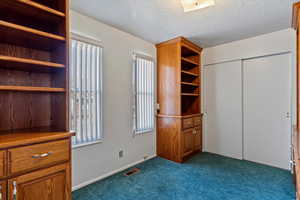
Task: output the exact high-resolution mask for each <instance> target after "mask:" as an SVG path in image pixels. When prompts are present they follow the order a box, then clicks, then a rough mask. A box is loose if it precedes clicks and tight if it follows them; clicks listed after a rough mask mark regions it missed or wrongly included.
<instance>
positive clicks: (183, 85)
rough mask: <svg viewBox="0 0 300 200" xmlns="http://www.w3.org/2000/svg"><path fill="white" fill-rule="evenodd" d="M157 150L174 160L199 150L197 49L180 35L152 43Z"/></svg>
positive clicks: (199, 114)
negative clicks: (156, 112)
mask: <svg viewBox="0 0 300 200" xmlns="http://www.w3.org/2000/svg"><path fill="white" fill-rule="evenodd" d="M156 47H157V59H158V62H157V64H158V66H157V68H158V104H159V112H158V117H157V153H158V155H159V156H161V157H164V158H166V159H169V160H173V161H175V162H183V161H184V160H185V159H186V158H187V157H188V156H190V155H191V154H193V153H195V152H199V151H201V149H202V131H201V130H202V123H201V121H202V116H201V109H200V108H201V84H200V83H201V51H202V49H201V48H200V47H198V46H197V45H195V44H193V43H192V42H190V41H188V40H187V39H185V38H183V37H179V38H175V39H173V40H169V41H166V42H163V43H160V44H158V45H156Z"/></svg>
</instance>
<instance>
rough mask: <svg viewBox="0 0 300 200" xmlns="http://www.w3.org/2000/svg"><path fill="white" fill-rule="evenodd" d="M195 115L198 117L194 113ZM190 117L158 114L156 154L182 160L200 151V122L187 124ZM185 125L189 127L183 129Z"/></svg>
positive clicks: (172, 159)
mask: <svg viewBox="0 0 300 200" xmlns="http://www.w3.org/2000/svg"><path fill="white" fill-rule="evenodd" d="M196 117H200V114H199V115H196ZM192 118H193V117H191V119H188V120H187V119H182V118H181V117H167V116H158V119H157V127H158V128H157V155H158V156H160V157H162V158H165V159H168V160H171V161H174V162H179V163H181V162H184V161H185V160H186V159H188V158H189V157H190V156H192V155H194V154H195V153H199V152H201V151H202V125H201V124H202V123H200V124H199V123H197V124H196V125H197V126H195V124H189V125H188V126H186V122H187V121H189V122H190V121H193V120H192ZM186 127H189V128H187V129H185V128H186Z"/></svg>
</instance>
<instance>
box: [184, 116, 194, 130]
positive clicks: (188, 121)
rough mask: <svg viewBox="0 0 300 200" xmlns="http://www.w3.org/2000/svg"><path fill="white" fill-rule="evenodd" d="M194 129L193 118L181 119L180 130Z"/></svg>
mask: <svg viewBox="0 0 300 200" xmlns="http://www.w3.org/2000/svg"><path fill="white" fill-rule="evenodd" d="M193 127H194V121H193V118H185V119H182V129H188V128H193Z"/></svg>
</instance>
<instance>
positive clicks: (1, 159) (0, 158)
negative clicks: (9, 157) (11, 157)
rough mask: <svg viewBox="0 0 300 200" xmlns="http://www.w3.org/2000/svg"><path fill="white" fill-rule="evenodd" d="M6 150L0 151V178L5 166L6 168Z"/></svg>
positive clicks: (3, 174) (3, 173)
mask: <svg viewBox="0 0 300 200" xmlns="http://www.w3.org/2000/svg"><path fill="white" fill-rule="evenodd" d="M5 155H6V152H5V151H0V178H1V177H3V176H5V168H6V159H5Z"/></svg>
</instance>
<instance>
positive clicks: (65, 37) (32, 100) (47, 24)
mask: <svg viewBox="0 0 300 200" xmlns="http://www.w3.org/2000/svg"><path fill="white" fill-rule="evenodd" d="M68 29H69V2H68V0H1V1H0V113H1V115H0V186H1V189H0V193H1V195H2V199H7V200H10V199H15V198H17V199H37V198H41V199H45V198H47V197H49V198H51V199H53V198H54V199H57V200H71V199H72V197H71V196H72V195H71V185H72V183H71V155H70V154H71V151H72V150H71V137H72V136H73V135H74V133H71V132H70V130H69V125H68V124H69V119H68V116H69V114H68V102H69V99H68V91H69V89H68V80H69V79H68V69H69V65H68V64H69V63H68V57H69V55H68V51H69V49H68V47H69V30H68ZM50 182H51V183H55V184H50V185H49V183H50ZM45 186H47V187H45ZM16 191H17V196H16Z"/></svg>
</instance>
